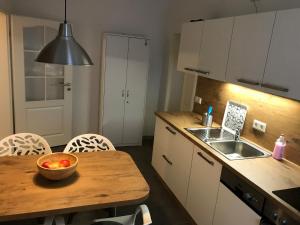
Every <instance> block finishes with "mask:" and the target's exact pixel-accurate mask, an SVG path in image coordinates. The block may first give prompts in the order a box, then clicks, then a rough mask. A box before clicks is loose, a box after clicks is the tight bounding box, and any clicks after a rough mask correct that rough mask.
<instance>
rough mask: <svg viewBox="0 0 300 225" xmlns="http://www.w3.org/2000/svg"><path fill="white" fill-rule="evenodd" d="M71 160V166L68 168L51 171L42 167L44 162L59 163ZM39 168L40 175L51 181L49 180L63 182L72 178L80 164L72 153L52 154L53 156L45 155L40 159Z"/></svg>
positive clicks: (38, 161)
mask: <svg viewBox="0 0 300 225" xmlns="http://www.w3.org/2000/svg"><path fill="white" fill-rule="evenodd" d="M64 159H66V160H69V161H70V166H68V167H60V168H56V169H50V168H45V167H42V164H43V163H44V162H50V163H52V162H59V161H60V160H64ZM36 164H37V167H38V171H39V173H40V174H41V175H42V176H43V177H45V178H47V179H49V180H62V179H65V178H67V177H69V176H71V175H72V174H73V173H74V172H75V171H76V167H77V164H78V158H77V157H76V156H75V155H73V154H70V153H62V152H59V153H52V154H48V155H43V156H42V157H40V158H39V159H38V160H37V162H36Z"/></svg>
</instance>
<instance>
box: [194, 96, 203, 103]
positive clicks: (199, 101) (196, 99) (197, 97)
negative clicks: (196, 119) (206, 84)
mask: <svg viewBox="0 0 300 225" xmlns="http://www.w3.org/2000/svg"><path fill="white" fill-rule="evenodd" d="M194 102H195V103H198V104H199V105H201V103H202V98H201V97H199V96H195V98H194Z"/></svg>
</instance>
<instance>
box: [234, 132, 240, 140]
mask: <svg viewBox="0 0 300 225" xmlns="http://www.w3.org/2000/svg"><path fill="white" fill-rule="evenodd" d="M240 137H241V131H240V130H239V129H236V130H235V134H234V140H235V141H239V140H240Z"/></svg>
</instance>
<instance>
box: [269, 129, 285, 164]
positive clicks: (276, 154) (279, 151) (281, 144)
mask: <svg viewBox="0 0 300 225" xmlns="http://www.w3.org/2000/svg"><path fill="white" fill-rule="evenodd" d="M285 146H286V141H285V138H284V135H283V134H282V135H280V137H279V138H278V139H277V141H276V142H275V147H274V150H273V153H272V157H273V158H274V159H277V160H282V158H283V153H284V149H285Z"/></svg>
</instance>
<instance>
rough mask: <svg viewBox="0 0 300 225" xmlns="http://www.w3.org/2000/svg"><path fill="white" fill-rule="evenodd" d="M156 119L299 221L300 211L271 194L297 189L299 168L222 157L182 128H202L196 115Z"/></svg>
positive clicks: (165, 114) (284, 163)
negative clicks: (177, 132) (166, 124)
mask: <svg viewBox="0 0 300 225" xmlns="http://www.w3.org/2000/svg"><path fill="white" fill-rule="evenodd" d="M156 116H158V117H159V118H160V119H162V120H163V121H165V122H166V123H168V124H169V125H170V126H171V127H173V128H174V129H176V130H178V131H179V132H180V133H181V134H182V135H183V136H185V137H186V138H188V139H189V140H190V141H192V142H193V143H194V144H196V145H197V146H199V147H200V148H201V149H203V150H204V151H206V152H207V153H208V154H209V155H211V156H212V157H213V158H215V159H216V160H217V161H219V162H220V163H221V164H222V165H223V166H225V167H227V168H228V169H230V170H232V171H233V172H234V173H235V174H236V175H238V176H240V177H242V178H244V179H245V181H246V182H248V183H249V184H250V185H252V186H253V187H255V188H256V189H257V190H259V191H261V192H262V193H264V195H265V196H266V197H267V198H268V199H269V200H271V201H272V202H273V203H274V204H276V205H278V206H280V207H281V208H283V209H284V210H285V211H286V213H288V214H289V215H290V216H291V217H293V218H294V219H296V220H298V221H300V212H299V211H298V210H296V209H295V208H293V207H291V206H290V205H288V204H287V203H286V202H284V201H283V200H281V199H280V198H279V197H277V196H276V195H274V194H273V193H272V191H276V190H281V189H288V188H294V187H300V166H298V165H296V164H294V163H292V162H289V161H287V160H282V161H277V160H275V159H273V158H272V157H268V158H255V159H244V160H228V159H227V158H225V156H223V155H222V154H220V153H219V152H217V151H216V150H214V149H213V148H211V147H210V146H209V145H207V144H206V143H204V142H203V141H201V140H199V139H198V138H196V137H195V136H193V135H192V134H191V133H189V132H188V131H186V130H185V129H184V128H189V127H198V128H200V127H203V126H202V125H201V116H200V115H199V114H196V113H191V112H175V113H171V112H157V113H156ZM213 127H220V125H218V124H216V123H214V124H213ZM263 149H265V148H263Z"/></svg>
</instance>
